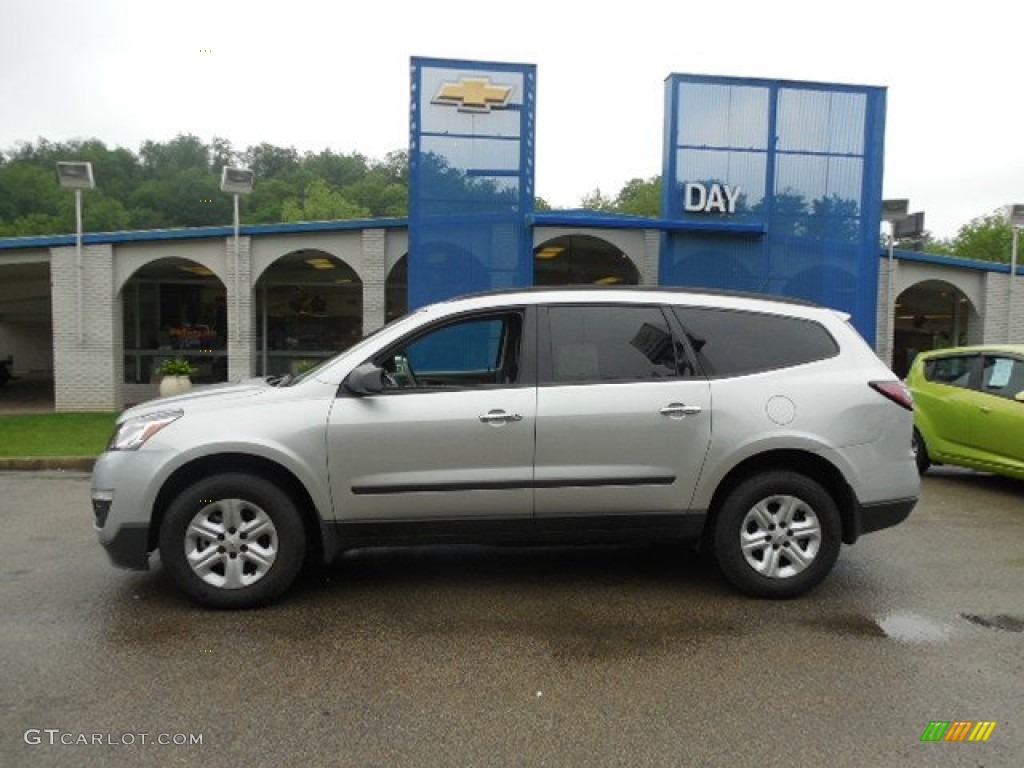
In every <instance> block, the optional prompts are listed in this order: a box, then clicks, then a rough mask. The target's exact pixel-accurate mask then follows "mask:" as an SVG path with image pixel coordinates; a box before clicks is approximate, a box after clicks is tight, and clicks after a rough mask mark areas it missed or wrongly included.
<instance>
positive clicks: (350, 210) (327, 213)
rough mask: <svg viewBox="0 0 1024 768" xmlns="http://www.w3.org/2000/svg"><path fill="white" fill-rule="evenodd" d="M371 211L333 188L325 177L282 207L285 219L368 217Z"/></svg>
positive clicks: (314, 219) (319, 219)
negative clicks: (300, 196)
mask: <svg viewBox="0 0 1024 768" xmlns="http://www.w3.org/2000/svg"><path fill="white" fill-rule="evenodd" d="M369 215H370V211H369V210H368V209H367V208H364V207H362V206H361V205H359V204H357V203H353V202H352V201H351V200H349V199H347V198H346V197H345V196H343V195H342V194H341V193H340V192H337V191H336V190H333V189H331V188H330V187H329V186H328V185H327V182H326V181H324V180H323V179H314V180H313V181H312V182H310V183H309V185H308V186H307V187H306V189H305V193H304V195H303V197H302V198H301V199H299V198H294V197H290V198H288V199H287V200H285V201H284V205H283V206H282V207H281V219H282V220H283V221H330V220H334V219H361V218H367V217H369Z"/></svg>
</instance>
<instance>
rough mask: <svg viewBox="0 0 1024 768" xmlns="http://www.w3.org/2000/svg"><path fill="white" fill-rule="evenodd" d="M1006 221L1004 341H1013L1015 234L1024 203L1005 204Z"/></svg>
mask: <svg viewBox="0 0 1024 768" xmlns="http://www.w3.org/2000/svg"><path fill="white" fill-rule="evenodd" d="M1006 222H1007V223H1008V224H1009V225H1010V229H1011V230H1013V244H1012V245H1011V246H1010V280H1009V283H1008V284H1007V286H1006V343H1007V344H1009V343H1012V342H1013V298H1014V296H1013V293H1014V286H1015V284H1016V282H1017V234H1018V233H1019V232H1020V230H1021V229H1024V205H1008V206H1006Z"/></svg>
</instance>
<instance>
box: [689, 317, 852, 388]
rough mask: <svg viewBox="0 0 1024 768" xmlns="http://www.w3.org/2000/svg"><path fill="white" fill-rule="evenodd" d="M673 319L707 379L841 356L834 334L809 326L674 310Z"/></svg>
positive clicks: (786, 319)
mask: <svg viewBox="0 0 1024 768" xmlns="http://www.w3.org/2000/svg"><path fill="white" fill-rule="evenodd" d="M675 313H676V316H677V317H678V318H679V322H681V323H682V324H683V328H684V329H685V331H686V335H687V338H688V339H689V342H690V345H691V346H692V347H693V350H694V352H695V353H696V356H697V360H698V361H699V362H700V364H701V367H702V368H703V369H704V372H705V373H706V374H707V375H708V376H739V375H742V374H746V373H757V372H759V371H770V370H774V369H777V368H786V367H788V366H791V365H802V364H804V363H810V362H814V361H816V360H825V359H827V358H830V357H834V356H836V355H837V354H839V346H838V345H837V344H836V341H835V339H833V338H832V334H830V333H829V332H828V331H827V330H826V329H825V327H824V326H822V325H820V324H818V323H816V322H814V321H813V320H804V319H802V318H798V317H786V316H784V315H770V314H767V313H763V312H742V311H738V310H728V309H716V308H709V307H676V308H675Z"/></svg>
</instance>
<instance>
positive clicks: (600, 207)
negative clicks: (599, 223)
mask: <svg viewBox="0 0 1024 768" xmlns="http://www.w3.org/2000/svg"><path fill="white" fill-rule="evenodd" d="M580 208H586V209H587V210H588V211H614V210H615V201H614V200H612V198H610V197H605V196H604V193H602V192H601V188H600V187H595V188H594V191H593V192H591V193H589V194H586V195H584V196H583V197H582V198H581V199H580Z"/></svg>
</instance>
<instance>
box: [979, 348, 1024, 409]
mask: <svg viewBox="0 0 1024 768" xmlns="http://www.w3.org/2000/svg"><path fill="white" fill-rule="evenodd" d="M981 391H982V392H987V393H988V394H990V395H998V396H999V397H1006V398H1009V399H1011V400H1013V399H1014V398H1015V397H1016V396H1017V393H1018V392H1024V361H1022V360H1018V359H1016V358H1013V357H999V356H995V355H991V356H989V355H986V356H985V362H984V365H983V367H982V374H981Z"/></svg>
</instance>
